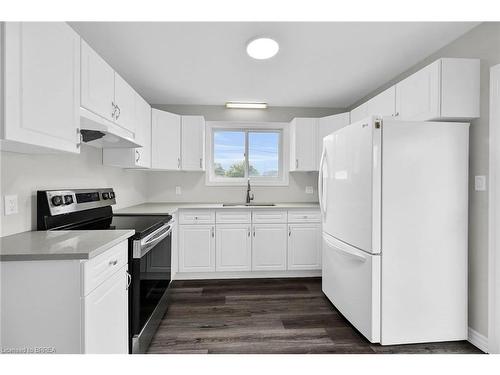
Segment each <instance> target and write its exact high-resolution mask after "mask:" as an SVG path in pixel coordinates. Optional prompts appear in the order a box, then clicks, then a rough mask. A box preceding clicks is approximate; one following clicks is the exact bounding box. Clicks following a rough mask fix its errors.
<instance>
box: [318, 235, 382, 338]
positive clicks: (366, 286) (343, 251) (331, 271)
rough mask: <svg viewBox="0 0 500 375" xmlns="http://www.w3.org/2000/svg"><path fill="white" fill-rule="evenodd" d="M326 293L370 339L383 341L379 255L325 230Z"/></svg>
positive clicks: (324, 272) (324, 273) (324, 277)
mask: <svg viewBox="0 0 500 375" xmlns="http://www.w3.org/2000/svg"><path fill="white" fill-rule="evenodd" d="M322 276H323V280H322V289H323V293H325V295H326V296H327V297H328V299H329V300H330V301H331V302H332V303H333V305H334V306H335V307H336V308H337V309H338V310H339V311H340V312H341V313H342V314H343V315H344V316H345V317H346V318H347V319H348V320H349V322H351V324H352V325H353V326H354V327H356V328H357V329H358V330H359V331H360V332H361V333H362V334H363V335H364V336H365V337H366V338H367V339H368V340H370V342H373V343H376V342H380V255H371V254H368V253H366V252H364V251H361V250H358V249H356V248H353V247H352V246H349V245H347V244H345V243H343V242H341V241H338V240H337V239H335V238H333V237H331V236H329V235H327V234H325V233H323V270H322Z"/></svg>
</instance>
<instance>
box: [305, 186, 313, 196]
mask: <svg viewBox="0 0 500 375" xmlns="http://www.w3.org/2000/svg"><path fill="white" fill-rule="evenodd" d="M313 193H314V188H313V187H312V186H306V194H313Z"/></svg>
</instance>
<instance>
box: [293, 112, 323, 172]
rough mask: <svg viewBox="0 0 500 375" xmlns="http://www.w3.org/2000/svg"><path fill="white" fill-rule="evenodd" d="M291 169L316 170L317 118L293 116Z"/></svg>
mask: <svg viewBox="0 0 500 375" xmlns="http://www.w3.org/2000/svg"><path fill="white" fill-rule="evenodd" d="M291 132H292V135H291V142H290V146H291V148H292V150H291V152H290V155H291V158H290V159H291V160H290V170H291V171H317V170H318V166H317V164H318V161H317V159H318V155H317V154H318V152H317V147H318V119H316V118H295V119H293V121H292V126H291Z"/></svg>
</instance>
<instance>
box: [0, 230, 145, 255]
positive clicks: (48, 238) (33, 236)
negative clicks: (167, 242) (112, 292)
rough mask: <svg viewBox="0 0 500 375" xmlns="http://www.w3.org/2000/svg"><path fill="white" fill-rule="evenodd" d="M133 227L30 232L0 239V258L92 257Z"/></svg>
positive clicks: (132, 232) (122, 239) (111, 244)
mask: <svg viewBox="0 0 500 375" xmlns="http://www.w3.org/2000/svg"><path fill="white" fill-rule="evenodd" d="M134 233H135V231H134V230H70V231H32V232H22V233H18V234H13V235H11V236H7V237H2V238H0V261H16V260H17V261H24V260H68V259H81V260H85V259H91V258H93V257H95V256H97V255H99V254H102V253H103V252H105V251H106V250H108V249H110V248H111V247H113V246H115V245H116V244H118V243H120V242H122V241H124V240H126V239H127V238H129V237H131V236H133V235H134Z"/></svg>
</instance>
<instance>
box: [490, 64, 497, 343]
mask: <svg viewBox="0 0 500 375" xmlns="http://www.w3.org/2000/svg"><path fill="white" fill-rule="evenodd" d="M494 82H500V64H499V65H495V66H493V67H491V68H490V103H489V104H490V123H489V133H490V142H489V146H490V155H489V162H490V167H489V173H490V184H489V185H490V189H489V228H488V230H489V241H488V243H489V246H488V248H489V249H488V352H489V353H500V319H499V318H497V317H498V315H499V314H500V233H498V232H497V231H496V228H497V227H498V226H499V225H500V147H499V145H500V109H499V108H498V107H500V105H499V104H500V88H499V87H498V86H497V87H495V84H494ZM498 85H500V83H499V84H498ZM495 102H496V103H497V104H496V105H497V107H496V109H495V104H494V103H495Z"/></svg>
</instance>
